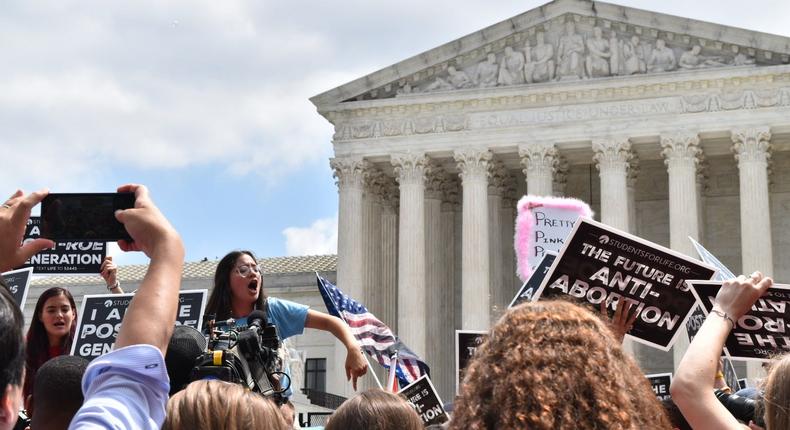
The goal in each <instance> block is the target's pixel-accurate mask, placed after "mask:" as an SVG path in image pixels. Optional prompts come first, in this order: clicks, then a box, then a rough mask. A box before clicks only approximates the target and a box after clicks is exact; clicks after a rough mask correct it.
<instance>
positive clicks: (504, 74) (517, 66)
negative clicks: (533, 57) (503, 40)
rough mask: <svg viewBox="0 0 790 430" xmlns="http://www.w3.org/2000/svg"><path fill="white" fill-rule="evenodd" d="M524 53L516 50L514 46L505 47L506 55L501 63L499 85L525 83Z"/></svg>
mask: <svg viewBox="0 0 790 430" xmlns="http://www.w3.org/2000/svg"><path fill="white" fill-rule="evenodd" d="M525 64H526V59H525V57H524V54H522V53H521V52H518V51H514V50H513V48H512V47H510V46H506V47H505V55H504V57H502V62H501V64H500V65H499V77H498V78H497V82H498V83H499V85H518V84H523V83H524V65H525Z"/></svg>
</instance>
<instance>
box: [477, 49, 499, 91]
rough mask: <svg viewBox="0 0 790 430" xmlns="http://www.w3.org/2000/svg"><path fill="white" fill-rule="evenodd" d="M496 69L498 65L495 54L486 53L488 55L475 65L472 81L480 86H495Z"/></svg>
mask: <svg viewBox="0 0 790 430" xmlns="http://www.w3.org/2000/svg"><path fill="white" fill-rule="evenodd" d="M498 71H499V66H498V65H497V63H496V55H494V54H488V57H487V58H486V59H485V60H483V61H481V62H480V63H479V64H478V65H477V70H475V74H474V83H475V84H476V85H477V86H478V87H480V88H488V87H495V86H496V84H497V77H498V76H497V72H498Z"/></svg>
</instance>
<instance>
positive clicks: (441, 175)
mask: <svg viewBox="0 0 790 430" xmlns="http://www.w3.org/2000/svg"><path fill="white" fill-rule="evenodd" d="M448 176H449V175H448V174H447V172H446V171H445V170H444V169H443V168H441V167H432V168H430V169H429V171H428V172H427V173H426V175H425V198H428V199H435V200H442V199H443V198H444V185H445V183H446V182H447V181H448Z"/></svg>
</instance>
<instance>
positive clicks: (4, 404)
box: [0, 384, 22, 429]
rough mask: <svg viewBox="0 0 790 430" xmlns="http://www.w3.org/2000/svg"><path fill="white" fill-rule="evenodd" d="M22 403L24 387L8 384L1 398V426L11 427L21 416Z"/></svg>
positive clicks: (4, 427)
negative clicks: (20, 406) (20, 407)
mask: <svg viewBox="0 0 790 430" xmlns="http://www.w3.org/2000/svg"><path fill="white" fill-rule="evenodd" d="M21 403H22V387H20V386H18V385H13V384H8V385H7V386H6V387H5V391H4V392H3V398H2V399H0V428H3V429H10V428H13V427H14V424H16V420H17V418H18V417H19V405H20V404H21Z"/></svg>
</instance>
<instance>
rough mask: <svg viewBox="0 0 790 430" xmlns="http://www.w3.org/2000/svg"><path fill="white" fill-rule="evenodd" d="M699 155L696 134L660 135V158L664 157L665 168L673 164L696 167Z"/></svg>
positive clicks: (699, 150)
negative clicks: (686, 164) (687, 164)
mask: <svg viewBox="0 0 790 430" xmlns="http://www.w3.org/2000/svg"><path fill="white" fill-rule="evenodd" d="M701 155H702V149H701V148H700V146H699V135H698V134H697V133H678V134H670V135H661V156H662V157H664V164H665V165H666V166H668V167H672V163H674V162H678V163H693V164H694V166H697V165H698V164H699V157H700V156H701Z"/></svg>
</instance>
